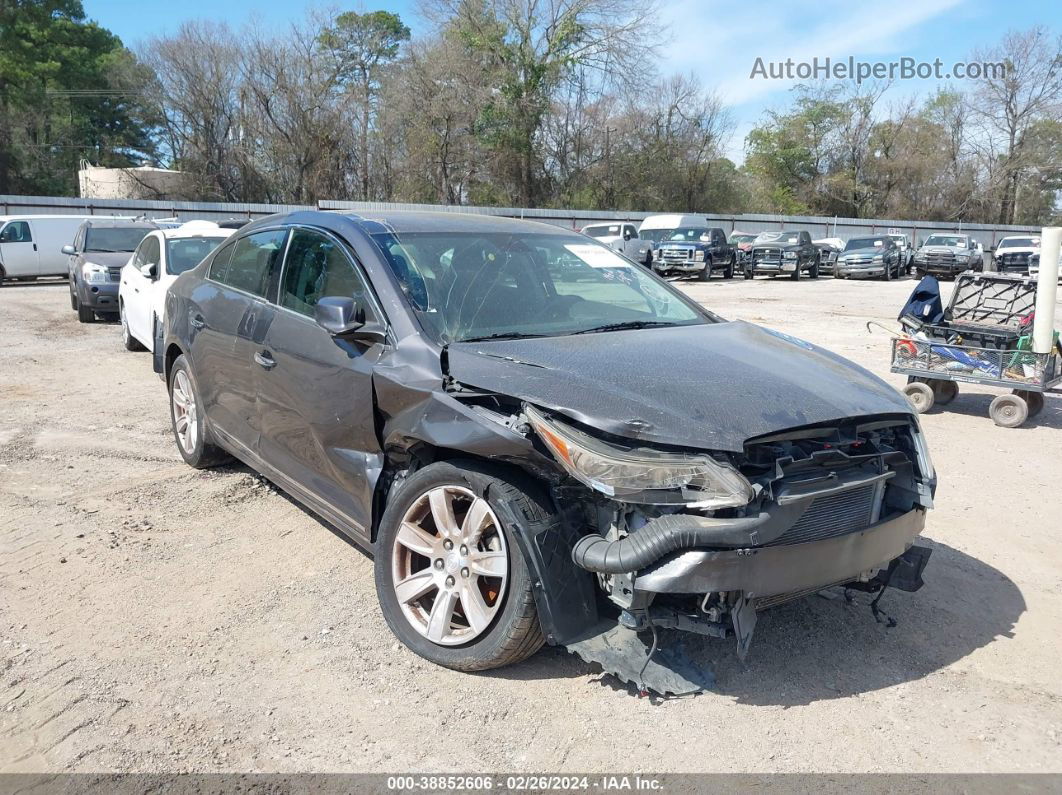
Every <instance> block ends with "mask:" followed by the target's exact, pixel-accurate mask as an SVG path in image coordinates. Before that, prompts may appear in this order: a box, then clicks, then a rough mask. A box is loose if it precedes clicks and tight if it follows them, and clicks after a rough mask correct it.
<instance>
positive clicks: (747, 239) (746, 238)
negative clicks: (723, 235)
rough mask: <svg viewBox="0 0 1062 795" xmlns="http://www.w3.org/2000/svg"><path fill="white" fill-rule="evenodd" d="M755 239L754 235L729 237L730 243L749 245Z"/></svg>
mask: <svg viewBox="0 0 1062 795" xmlns="http://www.w3.org/2000/svg"><path fill="white" fill-rule="evenodd" d="M755 239H756V235H731V236H730V242H731V243H751V242H752V241H753V240H755Z"/></svg>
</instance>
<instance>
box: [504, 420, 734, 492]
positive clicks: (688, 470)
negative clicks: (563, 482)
mask: <svg viewBox="0 0 1062 795" xmlns="http://www.w3.org/2000/svg"><path fill="white" fill-rule="evenodd" d="M524 414H525V415H526V416H527V419H528V421H529V422H530V423H531V426H532V427H533V428H534V429H535V432H536V433H537V434H538V435H539V438H540V439H542V442H543V443H544V444H545V445H546V447H547V448H549V451H550V452H551V453H552V454H553V455H554V457H555V458H556V459H557V461H558V463H560V465H561V466H563V467H564V468H565V469H566V470H567V471H568V473H569V474H570V475H571V476H572V477H573V478H575V479H576V480H578V481H580V482H582V483H584V484H586V485H587V486H589V487H590V488H592V489H594V490H595V491H599V492H601V493H602V494H605V495H607V496H609V497H613V498H615V499H617V500H620V501H623V502H635V503H643V504H649V505H669V504H681V505H688V506H695V507H698V508H708V509H713V510H714V509H717V508H734V507H737V506H740V505H746V504H748V502H749V501H750V500H751V499H752V497H753V494H752V487H751V486H750V485H749V482H748V481H747V480H745V478H744V477H743V476H742V475H741V474H740V473H739V472H738V471H737V470H735V469H733V468H732V467H730V466H727V465H726V464H720V463H719V462H718V461H716V460H715V459H713V458H712V457H711V456H708V455H696V454H693V453H671V452H664V451H660V450H651V449H647V448H638V447H632V448H624V447H619V446H617V445H613V444H609V443H607V442H603V441H601V440H600V439H596V438H594V437H593V436H590V435H589V434H586V433H583V432H582V431H579V430H577V429H575V428H573V427H571V426H570V425H566V424H564V423H561V422H557V421H556V420H553V419H548V418H547V417H546V416H545V415H544V414H542V412H540V411H538V410H537V409H534V408H532V407H531V406H526V407H525V408H524Z"/></svg>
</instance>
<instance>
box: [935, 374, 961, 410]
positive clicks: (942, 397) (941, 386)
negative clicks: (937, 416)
mask: <svg viewBox="0 0 1062 795" xmlns="http://www.w3.org/2000/svg"><path fill="white" fill-rule="evenodd" d="M930 386H931V387H933V402H934V403H938V404H939V405H941V406H945V405H947V404H948V403H951V401H953V400H955V398H956V397H958V395H959V385H958V384H957V383H955V382H954V381H942V380H935V381H933V382H932V383H931V384H930Z"/></svg>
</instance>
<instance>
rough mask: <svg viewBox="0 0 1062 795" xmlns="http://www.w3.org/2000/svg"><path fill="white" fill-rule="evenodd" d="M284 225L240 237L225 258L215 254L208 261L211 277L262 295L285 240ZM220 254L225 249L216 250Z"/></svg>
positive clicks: (278, 259)
mask: <svg viewBox="0 0 1062 795" xmlns="http://www.w3.org/2000/svg"><path fill="white" fill-rule="evenodd" d="M287 237H288V232H287V230H286V229H273V230H270V231H268V232H256V233H255V234H253V235H247V237H241V238H240V239H239V240H237V241H236V245H235V247H233V248H232V257H231V258H229V259H228V261H227V262H225V261H223V257H221V256H219V257H215V258H214V261H213V262H212V263H211V265H210V278H211V279H214V280H215V281H217V282H220V283H221V284H225V285H228V286H229V287H233V288H235V289H237V290H243V291H244V292H246V293H250V294H251V295H257V296H260V297H264V296H265V294H266V291H267V290H268V288H269V279H270V277H271V276H272V274H273V273H274V272H275V270H276V268H277V267H278V264H279V261H280V255H281V253H282V252H283V251H284V241H285V240H287ZM218 253H219V255H222V254H223V253H224V252H223V251H222V252H218Z"/></svg>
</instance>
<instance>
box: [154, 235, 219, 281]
mask: <svg viewBox="0 0 1062 795" xmlns="http://www.w3.org/2000/svg"><path fill="white" fill-rule="evenodd" d="M226 239H227V238H225V237H184V238H178V239H176V240H167V241H166V272H167V273H169V274H170V275H171V276H176V275H177V274H178V273H184V272H185V271H187V270H191V269H192V268H194V267H195V266H196V265H198V264H199V263H200V262H202V261H203V258H204V257H206V255H207V254H209V253H210V252H211V251H213V250H214V248H215V247H216V246H218V245H220V244H221V242H222V241H223V240H226Z"/></svg>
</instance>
